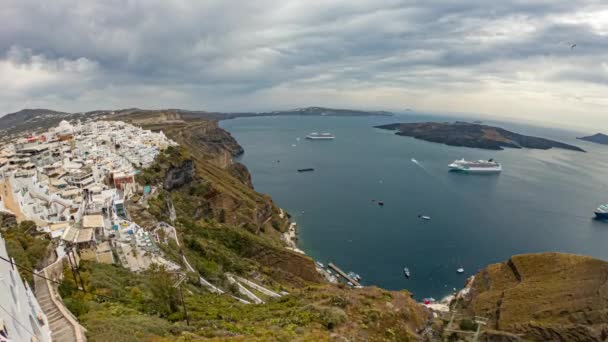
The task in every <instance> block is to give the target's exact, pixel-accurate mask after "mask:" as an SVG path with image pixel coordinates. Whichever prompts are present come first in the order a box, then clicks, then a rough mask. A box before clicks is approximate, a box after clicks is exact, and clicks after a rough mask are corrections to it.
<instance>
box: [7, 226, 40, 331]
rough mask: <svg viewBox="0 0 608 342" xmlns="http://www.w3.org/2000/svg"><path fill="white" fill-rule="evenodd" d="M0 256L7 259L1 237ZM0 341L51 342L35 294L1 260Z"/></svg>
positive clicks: (9, 266)
mask: <svg viewBox="0 0 608 342" xmlns="http://www.w3.org/2000/svg"><path fill="white" fill-rule="evenodd" d="M0 256H1V257H2V258H4V259H7V260H9V256H8V254H7V252H6V245H5V242H4V239H2V237H1V236H0ZM0 341H2V342H3V341H11V342H29V341H31V342H34V341H36V342H47V341H48V342H50V341H51V331H50V329H49V323H48V319H47V317H46V315H45V314H44V312H43V311H42V309H41V308H40V305H39V304H38V301H37V300H36V297H35V296H34V293H33V292H32V290H31V289H30V287H29V286H28V285H27V283H24V282H23V280H22V279H21V276H19V271H18V270H17V267H13V266H12V265H11V264H9V263H8V262H6V261H3V260H1V261H0Z"/></svg>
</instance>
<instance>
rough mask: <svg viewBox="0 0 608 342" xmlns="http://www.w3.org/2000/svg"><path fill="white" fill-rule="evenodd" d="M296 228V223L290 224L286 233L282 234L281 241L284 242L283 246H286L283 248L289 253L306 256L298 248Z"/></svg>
mask: <svg viewBox="0 0 608 342" xmlns="http://www.w3.org/2000/svg"><path fill="white" fill-rule="evenodd" d="M281 210H282V209H281ZM297 226H298V224H297V223H296V222H290V224H289V228H288V229H287V231H286V232H285V233H283V235H282V238H283V241H284V242H285V244H286V245H287V246H285V248H287V249H289V250H291V251H294V252H296V253H300V254H304V255H306V253H305V252H304V251H303V250H301V249H300V248H298V231H297Z"/></svg>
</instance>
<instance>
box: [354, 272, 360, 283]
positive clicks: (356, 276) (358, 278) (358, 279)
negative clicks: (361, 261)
mask: <svg viewBox="0 0 608 342" xmlns="http://www.w3.org/2000/svg"><path fill="white" fill-rule="evenodd" d="M355 280H356V281H361V276H360V275H358V274H357V273H355Z"/></svg>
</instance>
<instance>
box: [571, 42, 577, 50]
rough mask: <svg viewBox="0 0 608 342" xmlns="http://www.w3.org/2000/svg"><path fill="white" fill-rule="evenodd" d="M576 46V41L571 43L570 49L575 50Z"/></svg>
mask: <svg viewBox="0 0 608 342" xmlns="http://www.w3.org/2000/svg"><path fill="white" fill-rule="evenodd" d="M575 47H576V43H572V44H570V51H572V50H574V48H575Z"/></svg>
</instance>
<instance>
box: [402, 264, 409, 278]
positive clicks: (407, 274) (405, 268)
mask: <svg viewBox="0 0 608 342" xmlns="http://www.w3.org/2000/svg"><path fill="white" fill-rule="evenodd" d="M403 275H405V277H406V278H407V279H410V275H411V273H410V269H409V268H407V267H404V268H403Z"/></svg>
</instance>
